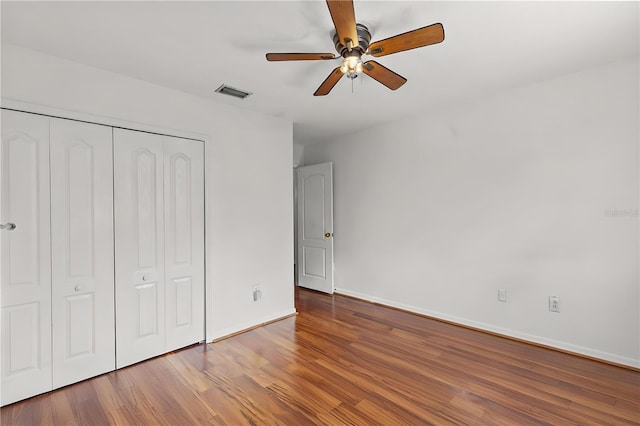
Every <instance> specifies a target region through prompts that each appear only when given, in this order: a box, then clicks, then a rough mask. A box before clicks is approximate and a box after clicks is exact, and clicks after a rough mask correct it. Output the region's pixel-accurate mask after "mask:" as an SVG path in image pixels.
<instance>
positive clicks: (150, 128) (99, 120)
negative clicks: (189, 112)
mask: <svg viewBox="0 0 640 426" xmlns="http://www.w3.org/2000/svg"><path fill="white" fill-rule="evenodd" d="M0 107H1V108H6V109H12V110H16V111H22V112H27V113H31V114H42V115H48V116H52V117H57V118H64V119H67V120H77V121H85V122H88V123H93V124H99V125H103V126H110V127H116V128H122V129H129V130H138V131H142V132H147V133H157V134H160V135H167V136H176V137H179V138H185V139H195V140H199V141H203V142H208V141H209V140H211V137H210V136H208V135H205V134H202V133H195V132H191V131H185V130H179V129H171V128H168V127H162V126H155V125H149V124H145V123H138V122H135V121H128V120H122V119H119V118H114V117H104V116H100V115H94V114H88V113H85V112H78V111H72V110H66V109H60V108H54V107H50V106H46V105H39V104H33V103H29V102H23V101H19V100H16V99H9V98H2V100H1V104H0Z"/></svg>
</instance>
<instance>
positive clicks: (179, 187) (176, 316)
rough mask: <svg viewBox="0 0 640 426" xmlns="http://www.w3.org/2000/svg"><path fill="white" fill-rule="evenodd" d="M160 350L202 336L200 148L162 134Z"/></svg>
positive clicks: (202, 181)
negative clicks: (162, 317) (162, 332)
mask: <svg viewBox="0 0 640 426" xmlns="http://www.w3.org/2000/svg"><path fill="white" fill-rule="evenodd" d="M164 205H165V210H164V211H165V232H164V236H165V283H166V304H165V309H166V333H167V335H166V348H165V349H166V351H167V352H168V351H172V350H175V349H178V348H182V347H184V346H187V345H190V344H193V343H197V342H200V341H202V340H204V302H205V301H204V150H203V144H202V142H199V141H192V140H188V139H180V138H174V137H169V136H165V137H164Z"/></svg>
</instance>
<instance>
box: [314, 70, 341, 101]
mask: <svg viewBox="0 0 640 426" xmlns="http://www.w3.org/2000/svg"><path fill="white" fill-rule="evenodd" d="M343 75H344V74H343V73H342V71H340V67H338V68H336V69H334V70H333V71H331V74H329V77H327V78H326V79H325V80H324V81H323V82H322V84H321V85H320V87H318V90H316V92H315V93H314V94H313V96H324V95H326V94H328V93H329V92H330V91H331V89H333V86H335V85H336V83H337V82H338V81H339V80H340V79H341V78H342V76H343Z"/></svg>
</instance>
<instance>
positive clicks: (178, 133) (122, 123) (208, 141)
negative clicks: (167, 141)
mask: <svg viewBox="0 0 640 426" xmlns="http://www.w3.org/2000/svg"><path fill="white" fill-rule="evenodd" d="M0 102H1V103H0V109H4V110H10V111H16V112H23V113H27V114H35V115H44V116H47V117H51V118H60V119H63V120H72V121H80V122H84V123H90V124H97V125H103V126H110V127H113V128H114V129H115V128H120V129H125V130H133V131H139V132H146V133H154V134H158V135H166V136H174V137H178V138H182V139H191V140H195V141H199V142H202V143H203V147H204V162H203V167H204V177H203V179H204V259H205V262H204V295H203V296H204V297H203V303H204V324H203V327H204V340H205V342H207V343H211V342H213V340H214V336H213V333H212V332H213V330H214V329H215V327H214V325H213V324H209V321H210V320H211V319H212V318H213V315H211V313H212V312H213V283H212V282H210V280H209V277H208V273H207V272H208V271H209V270H210V268H211V267H212V265H211V263H210V261H209V260H208V259H209V256H207V251H208V248H209V247H211V246H212V244H213V238H214V236H213V235H210V232H209V229H213V227H212V226H211V225H212V224H211V223H210V220H211V215H209V214H208V213H209V211H210V207H209V203H210V202H211V200H210V199H209V197H207V188H208V186H209V184H208V180H209V176H208V173H207V158H209V156H210V155H211V153H212V151H211V150H212V144H213V141H214V140H215V139H214V138H213V136H212V135H209V134H205V133H198V132H191V131H186V130H176V129H172V128H168V127H162V126H156V125H149V124H145V123H140V122H136V121H129V120H122V119H118V118H113V117H104V116H100V115H95V114H89V113H83V112H77V111H70V110H66V109H61V108H55V107H50V106H45V105H39V104H32V103H30V102H23V101H18V100H14V99H5V98H1V99H0Z"/></svg>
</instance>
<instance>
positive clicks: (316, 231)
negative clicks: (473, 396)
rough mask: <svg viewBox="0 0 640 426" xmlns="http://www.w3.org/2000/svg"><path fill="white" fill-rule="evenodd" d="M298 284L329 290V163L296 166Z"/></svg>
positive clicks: (330, 182) (331, 261)
mask: <svg viewBox="0 0 640 426" xmlns="http://www.w3.org/2000/svg"><path fill="white" fill-rule="evenodd" d="M298 264H299V267H298V285H300V286H302V287H306V288H310V289H313V290H318V291H322V292H325V293H333V290H334V285H333V165H332V163H323V164H316V165H313V166H305V167H298Z"/></svg>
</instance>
